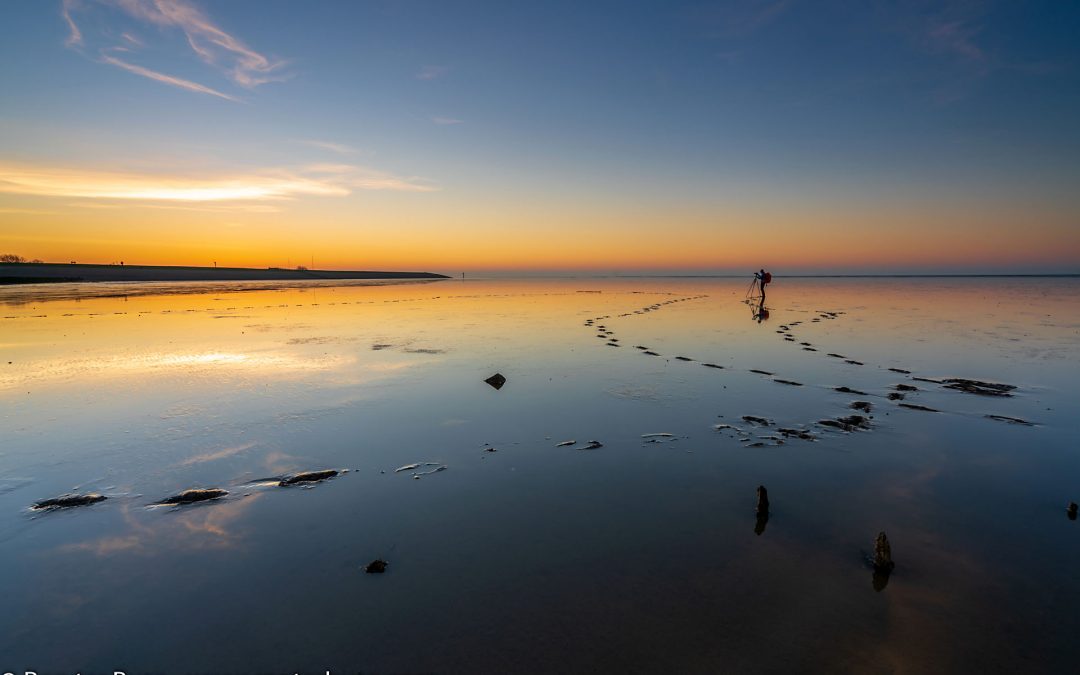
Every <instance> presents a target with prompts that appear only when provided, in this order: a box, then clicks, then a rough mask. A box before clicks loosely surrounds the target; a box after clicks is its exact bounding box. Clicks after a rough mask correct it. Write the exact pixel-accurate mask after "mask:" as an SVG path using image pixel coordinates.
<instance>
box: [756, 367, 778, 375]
mask: <svg viewBox="0 0 1080 675" xmlns="http://www.w3.org/2000/svg"><path fill="white" fill-rule="evenodd" d="M750 372H751V373H757V374H758V375H775V374H776V373H770V372H769V371H767V370H757V369H756V368H751V369H750Z"/></svg>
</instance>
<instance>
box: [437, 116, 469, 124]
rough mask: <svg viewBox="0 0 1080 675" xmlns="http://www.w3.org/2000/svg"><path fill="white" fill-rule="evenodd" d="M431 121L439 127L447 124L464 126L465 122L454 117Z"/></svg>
mask: <svg viewBox="0 0 1080 675" xmlns="http://www.w3.org/2000/svg"><path fill="white" fill-rule="evenodd" d="M431 121H432V122H434V123H435V124H439V125H447V124H464V123H465V120H459V119H454V118H453V117H432V118H431Z"/></svg>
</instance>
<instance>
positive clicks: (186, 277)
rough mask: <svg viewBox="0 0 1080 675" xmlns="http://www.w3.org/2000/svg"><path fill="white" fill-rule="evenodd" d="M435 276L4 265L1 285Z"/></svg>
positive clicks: (430, 276) (424, 274) (1, 265)
mask: <svg viewBox="0 0 1080 675" xmlns="http://www.w3.org/2000/svg"><path fill="white" fill-rule="evenodd" d="M448 278H449V277H447V276H446V275H444V274H435V273H433V272H377V271H355V272H345V271H340V270H308V269H285V268H281V267H269V268H266V269H256V268H249V267H174V266H168V265H83V264H74V265H72V264H66V263H0V284H48V283H72V282H83V281H303V280H305V279H313V280H317V279H448Z"/></svg>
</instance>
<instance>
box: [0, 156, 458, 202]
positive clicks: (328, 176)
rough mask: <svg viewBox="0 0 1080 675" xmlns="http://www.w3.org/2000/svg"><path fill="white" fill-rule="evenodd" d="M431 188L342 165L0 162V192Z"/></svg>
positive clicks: (220, 196)
mask: <svg viewBox="0 0 1080 675" xmlns="http://www.w3.org/2000/svg"><path fill="white" fill-rule="evenodd" d="M436 189H437V188H436V187H434V186H432V185H430V184H429V183H426V182H424V181H422V180H420V179H418V178H415V177H400V176H395V175H393V174H388V173H385V172H381V171H377V170H375V169H370V168H367V167H360V166H352V165H347V164H333V165H313V166H307V167H301V168H299V169H285V168H273V169H265V170H261V171H257V172H253V173H248V174H231V175H221V176H210V177H207V176H203V175H200V176H199V177H191V176H187V175H160V174H143V173H131V172H121V171H102V170H96V169H81V168H71V167H57V166H36V165H20V164H0V192H7V193H12V194H23V195H35V196H41V197H77V198H89V199H105V200H134V201H147V202H179V203H192V202H196V203H199V202H210V203H215V202H253V201H266V200H287V199H295V198H297V197H302V196H329V197H343V196H346V195H349V194H351V193H352V192H353V191H355V190H393V191H401V192H432V191H434V190H436Z"/></svg>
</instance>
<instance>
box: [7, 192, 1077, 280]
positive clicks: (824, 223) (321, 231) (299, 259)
mask: <svg viewBox="0 0 1080 675" xmlns="http://www.w3.org/2000/svg"><path fill="white" fill-rule="evenodd" d="M184 189H187V188H184ZM184 194H187V195H189V196H190V194H191V193H190V192H188V193H184ZM403 196H404V195H401V194H397V195H388V194H379V195H375V196H374V197H368V196H367V195H366V194H365V196H364V197H363V198H356V199H339V198H332V197H327V198H323V199H319V198H310V197H309V198H308V199H306V200H277V201H271V202H265V201H263V202H259V203H250V202H242V203H237V202H235V201H231V200H224V201H216V198H214V199H215V201H213V202H212V203H210V204H201V203H196V204H187V205H180V206H179V207H178V208H177V207H176V206H175V205H173V204H167V203H164V202H162V201H159V200H153V201H142V200H140V201H138V202H137V203H134V204H132V203H128V202H126V201H123V202H121V201H117V200H92V201H89V202H78V201H72V200H70V199H65V200H63V202H62V203H60V204H59V205H56V204H55V202H56V201H57V200H56V199H49V200H45V199H40V198H36V199H30V198H27V197H22V196H20V197H18V198H15V197H10V196H9V197H7V198H3V197H0V253H15V254H18V255H22V256H23V257H25V258H27V259H34V258H38V259H41V260H44V261H46V262H68V261H70V260H76V261H78V262H84V263H111V262H118V261H120V260H123V261H125V262H126V263H127V264H146V265H196V266H211V265H213V264H214V263H215V262H216V263H217V264H218V265H219V266H223V267H255V268H261V267H284V266H296V265H307V266H310V265H311V263H312V258H314V264H315V267H316V268H319V269H384V270H411V271H432V272H441V273H448V274H455V273H457V272H459V271H470V270H491V271H513V270H521V271H540V270H548V271H585V270H595V271H648V270H669V271H670V270H680V269H685V270H697V271H700V270H723V269H733V270H742V269H749V268H756V267H758V266H761V265H765V266H768V267H770V268H774V269H777V270H781V269H807V270H845V269H864V270H865V269H871V268H874V269H877V268H880V269H898V268H926V267H943V268H957V269H966V268H972V267H985V268H997V267H1008V266H1010V265H1013V266H1015V265H1025V266H1033V267H1056V268H1060V267H1063V266H1064V267H1065V268H1066V269H1065V270H1064V271H1072V270H1070V269H1068V268H1069V267H1075V266H1076V263H1077V260H1076V256H1077V251H1080V231H1078V230H1077V228H1075V227H1073V224H1072V222H1071V220H1070V219H1069V217H1068V216H1067V215H1064V214H1059V213H1054V212H1050V211H1043V212H1037V211H1021V210H1019V209H1017V208H1012V209H1005V208H998V209H995V208H993V205H987V206H984V207H981V208H978V209H975V208H967V209H965V208H959V207H956V206H946V207H936V208H926V207H924V208H922V209H918V208H908V209H900V208H896V209H882V210H874V209H870V208H864V209H850V208H849V209H841V208H839V207H837V208H818V209H815V210H805V211H797V210H794V209H783V208H776V207H761V206H746V207H739V208H731V207H729V208H727V209H722V210H721V209H717V210H715V211H713V210H712V209H710V208H708V207H706V206H698V207H697V208H694V209H689V208H688V209H684V210H682V211H678V212H672V213H662V212H658V211H657V210H656V209H651V210H646V211H642V212H629V211H628V210H626V209H617V210H615V209H611V210H608V209H605V208H604V207H603V205H585V206H584V207H581V208H575V207H570V206H566V205H558V204H550V205H546V206H544V207H542V208H541V209H537V210H534V211H531V212H527V213H517V212H516V209H515V207H514V205H513V204H511V203H484V204H481V205H479V206H475V207H470V205H469V204H466V203H461V201H462V200H457V199H450V198H447V197H446V196H445V195H442V194H438V193H435V194H429V195H423V197H424V199H421V200H419V201H405V200H404V199H403ZM211 197H213V195H211ZM178 199H184V197H178ZM9 205H11V206H9ZM1032 231H1038V232H1040V236H1029V233H1030V232H1032ZM1059 271H1061V270H1059Z"/></svg>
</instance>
